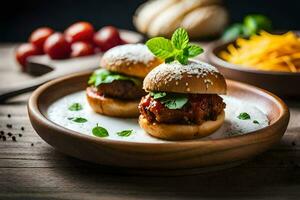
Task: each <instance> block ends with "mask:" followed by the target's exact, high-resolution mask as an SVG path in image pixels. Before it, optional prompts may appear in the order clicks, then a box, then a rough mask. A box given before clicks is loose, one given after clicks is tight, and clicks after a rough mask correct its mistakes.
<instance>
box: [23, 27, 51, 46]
mask: <svg viewBox="0 0 300 200" xmlns="http://www.w3.org/2000/svg"><path fill="white" fill-rule="evenodd" d="M53 32H54V31H53V29H51V28H48V27H42V28H38V29H36V30H35V31H33V32H32V33H31V35H30V37H29V42H30V43H31V44H33V45H35V46H36V47H37V48H39V49H40V50H41V51H43V47H44V43H45V41H46V39H47V38H48V37H49V36H50V35H52V33H53Z"/></svg>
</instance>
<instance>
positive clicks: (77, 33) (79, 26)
mask: <svg viewBox="0 0 300 200" xmlns="http://www.w3.org/2000/svg"><path fill="white" fill-rule="evenodd" d="M94 33H95V31H94V27H93V26H92V24H90V23H88V22H77V23H75V24H73V25H71V26H70V27H69V28H67V30H66V31H65V35H66V38H67V40H68V41H70V42H71V43H74V42H78V41H87V42H92V41H93V36H94Z"/></svg>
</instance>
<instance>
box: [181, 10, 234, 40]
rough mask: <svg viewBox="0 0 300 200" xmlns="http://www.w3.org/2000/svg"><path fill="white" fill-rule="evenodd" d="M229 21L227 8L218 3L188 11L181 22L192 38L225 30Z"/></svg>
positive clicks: (212, 34)
mask: <svg viewBox="0 0 300 200" xmlns="http://www.w3.org/2000/svg"><path fill="white" fill-rule="evenodd" d="M227 22H228V14H227V11H226V10H225V8H223V7H222V6H218V5H212V6H205V7H200V8H197V9H195V10H194V11H192V12H190V13H188V14H187V15H186V16H185V17H184V18H183V20H182V22H181V25H180V26H181V27H183V28H185V29H186V30H187V32H188V33H189V36H190V37H192V38H197V37H207V36H214V35H217V34H218V33H220V32H221V31H223V29H224V28H225V26H226V24H227Z"/></svg>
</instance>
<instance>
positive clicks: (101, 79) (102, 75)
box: [88, 69, 142, 87]
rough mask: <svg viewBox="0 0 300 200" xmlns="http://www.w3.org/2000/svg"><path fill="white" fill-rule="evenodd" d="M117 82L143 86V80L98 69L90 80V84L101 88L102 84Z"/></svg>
mask: <svg viewBox="0 0 300 200" xmlns="http://www.w3.org/2000/svg"><path fill="white" fill-rule="evenodd" d="M115 80H124V81H131V82H133V83H134V84H135V85H141V84H142V80H140V79H138V78H135V77H131V76H125V75H123V74H118V73H114V72H111V71H108V70H106V69H98V70H96V71H95V72H94V73H93V74H92V76H91V77H90V78H89V81H88V84H89V85H94V86H96V87H97V86H99V85H101V84H102V83H112V82H113V81H115Z"/></svg>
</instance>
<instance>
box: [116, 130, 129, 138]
mask: <svg viewBox="0 0 300 200" xmlns="http://www.w3.org/2000/svg"><path fill="white" fill-rule="evenodd" d="M132 133H133V130H123V131H119V132H117V135H118V136H121V137H128V136H130V135H131V134H132Z"/></svg>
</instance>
